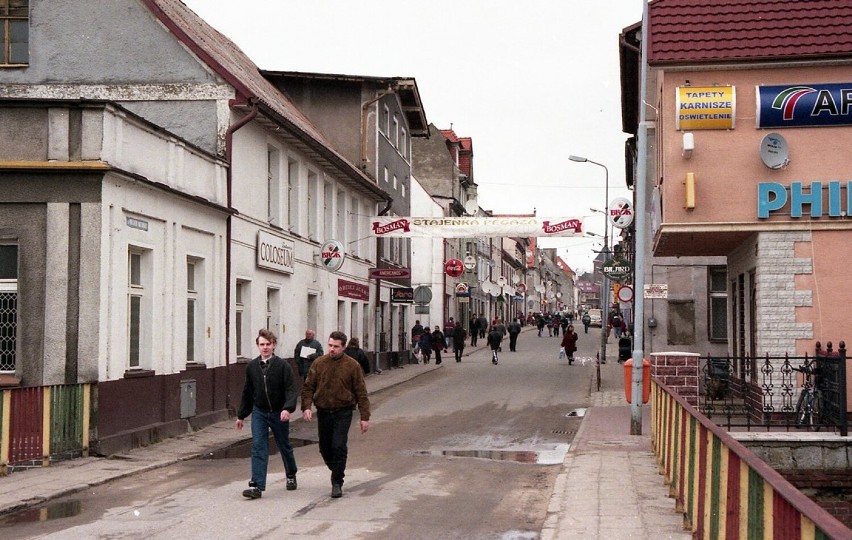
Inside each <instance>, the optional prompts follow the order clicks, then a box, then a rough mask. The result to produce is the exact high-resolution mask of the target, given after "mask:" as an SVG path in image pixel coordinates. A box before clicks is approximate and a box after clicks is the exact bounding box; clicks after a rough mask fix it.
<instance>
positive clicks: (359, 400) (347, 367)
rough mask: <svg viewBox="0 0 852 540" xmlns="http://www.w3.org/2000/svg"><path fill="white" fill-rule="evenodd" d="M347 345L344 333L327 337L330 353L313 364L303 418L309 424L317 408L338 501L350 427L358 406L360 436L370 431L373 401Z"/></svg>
mask: <svg viewBox="0 0 852 540" xmlns="http://www.w3.org/2000/svg"><path fill="white" fill-rule="evenodd" d="M345 343H346V334H344V333H343V332H337V331H335V332H332V333H331V335H329V336H328V354H326V355H323V356H321V357H319V358H317V360H316V361H315V362H314V363H313V365H312V366H311V370H310V371H309V372H308V377H307V379H305V384H304V386H303V387H302V418H304V419H305V420H307V421H308V422H310V421H311V420H312V419H313V413H312V412H311V405H316V408H317V433H318V435H319V450H320V455H322V459H323V461H324V462H325V465H326V467H328V468H329V470H331V496H332V498H335V499H336V498H338V497H342V496H343V478H344V477H345V476H346V460H347V457H348V455H349V449H348V447H347V445H348V442H349V426H351V425H352V412H353V411H354V410H355V407H356V406H357V407H358V413H359V415H360V417H361V421H360V422H359V425H360V428H361V433H366V432H367V430H368V429H369V428H370V400H369V398H368V397H367V385H366V383H365V382H364V373H363V371H362V370H361V367H360V366H359V365H358V362H356V361H355V360H353V359H352V358H350V357H349V356H346V354H344V352H343V347H344V344H345Z"/></svg>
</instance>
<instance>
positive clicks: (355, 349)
mask: <svg viewBox="0 0 852 540" xmlns="http://www.w3.org/2000/svg"><path fill="white" fill-rule="evenodd" d="M343 352H344V353H345V354H346V356H348V357H349V358H352V359H353V360H355V361H356V362H358V365H360V366H361V369H363V370H364V375H366V374H368V373H370V361H369V360H367V355H366V354H365V353H364V350H363V349H361V342H360V341H359V340H358V338H356V337H354V338H350V339H349V343H347V344H346V350H345V351H343Z"/></svg>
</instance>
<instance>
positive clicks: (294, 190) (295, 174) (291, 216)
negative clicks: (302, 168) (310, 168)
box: [287, 159, 299, 233]
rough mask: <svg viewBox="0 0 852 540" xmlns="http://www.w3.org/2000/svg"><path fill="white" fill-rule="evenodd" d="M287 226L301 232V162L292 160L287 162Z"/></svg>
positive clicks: (295, 231) (293, 230) (291, 229)
mask: <svg viewBox="0 0 852 540" xmlns="http://www.w3.org/2000/svg"><path fill="white" fill-rule="evenodd" d="M287 224H288V227H289V230H290V231H291V232H294V233H298V232H299V162H298V161H295V160H292V159H290V160H287Z"/></svg>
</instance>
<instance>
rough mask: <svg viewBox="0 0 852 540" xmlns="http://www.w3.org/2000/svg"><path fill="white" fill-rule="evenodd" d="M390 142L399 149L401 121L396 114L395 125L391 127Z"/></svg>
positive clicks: (394, 117)
mask: <svg viewBox="0 0 852 540" xmlns="http://www.w3.org/2000/svg"><path fill="white" fill-rule="evenodd" d="M390 140H391V142H392V143H393V146H394V148H399V119H398V118H397V117H396V114H394V115H393V125H392V126H391V132H390Z"/></svg>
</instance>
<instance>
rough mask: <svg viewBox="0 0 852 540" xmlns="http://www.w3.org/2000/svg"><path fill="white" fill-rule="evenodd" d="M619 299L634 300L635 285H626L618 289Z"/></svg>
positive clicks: (622, 300)
mask: <svg viewBox="0 0 852 540" xmlns="http://www.w3.org/2000/svg"><path fill="white" fill-rule="evenodd" d="M618 301H619V302H632V301H633V287H630V286H628V285H625V286H623V287H620V288H619V289H618Z"/></svg>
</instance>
